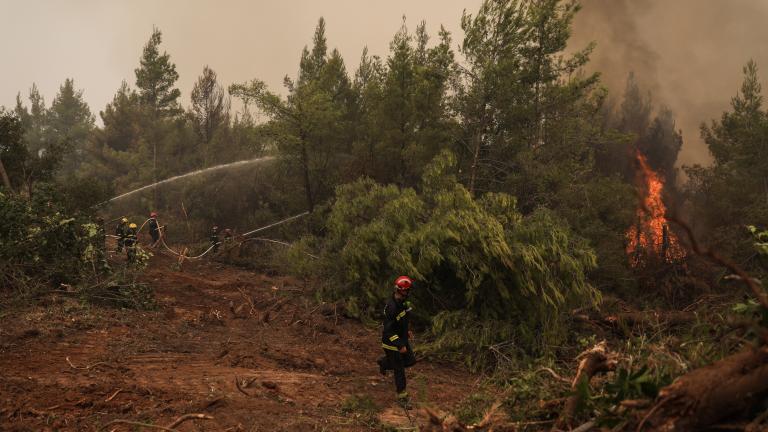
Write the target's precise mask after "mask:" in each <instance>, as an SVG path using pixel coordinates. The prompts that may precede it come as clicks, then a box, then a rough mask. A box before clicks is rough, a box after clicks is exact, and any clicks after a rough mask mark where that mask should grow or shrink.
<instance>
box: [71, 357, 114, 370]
mask: <svg viewBox="0 0 768 432" xmlns="http://www.w3.org/2000/svg"><path fill="white" fill-rule="evenodd" d="M66 360H67V363H69V366H70V367H71V368H72V369H77V370H91V369H93V368H95V367H96V366H101V365H104V366H109V364H107V363H106V362H96V363H94V364H91V365H87V366H75V365H74V364H72V362H71V361H70V360H69V357H67V358H66Z"/></svg>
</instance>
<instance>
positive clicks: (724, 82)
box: [571, 0, 768, 165]
mask: <svg viewBox="0 0 768 432" xmlns="http://www.w3.org/2000/svg"><path fill="white" fill-rule="evenodd" d="M581 3H582V6H583V9H582V11H581V12H580V13H579V15H578V16H577V18H576V22H575V28H574V37H573V40H572V42H571V47H573V48H576V47H579V46H583V45H585V44H587V43H589V42H590V41H595V42H597V47H596V49H595V52H594V54H593V56H592V62H591V64H590V66H589V69H590V70H594V71H599V72H601V74H602V80H603V83H604V84H605V85H606V86H607V87H608V88H609V90H610V91H611V94H612V95H613V96H614V97H620V96H621V95H622V94H623V92H624V85H625V83H626V78H627V75H628V74H629V72H631V71H633V72H635V75H636V78H637V79H638V81H639V83H640V84H641V86H643V88H644V89H646V90H648V91H650V92H651V93H652V98H653V101H654V104H655V105H657V106H658V105H660V104H663V105H666V106H668V107H669V108H670V109H672V111H673V112H674V113H675V117H676V119H677V127H678V129H680V130H682V132H683V140H684V144H683V149H682V151H681V153H680V157H679V158H678V165H681V164H687V165H690V164H694V163H700V164H708V163H709V162H710V157H709V153H708V151H707V148H706V145H705V144H704V143H703V141H702V140H701V138H700V134H699V127H700V125H701V123H702V122H707V123H709V122H710V121H711V120H712V119H716V118H719V117H720V115H721V113H722V112H723V111H725V110H727V109H728V105H729V103H730V101H731V99H732V98H733V97H734V96H735V95H736V92H737V91H738V89H739V87H740V85H741V81H742V67H743V66H744V65H745V64H746V63H747V61H748V60H749V59H754V60H755V61H757V63H758V66H759V67H760V76H761V78H762V81H763V84H764V85H763V88H764V89H768V87H766V85H765V83H766V79H768V45H767V44H766V43H765V41H766V40H768V25H766V22H768V2H767V1H765V0H582V1H581Z"/></svg>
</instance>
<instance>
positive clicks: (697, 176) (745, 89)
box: [686, 61, 768, 263]
mask: <svg viewBox="0 0 768 432" xmlns="http://www.w3.org/2000/svg"><path fill="white" fill-rule="evenodd" d="M757 71H758V69H757V64H756V63H755V62H754V61H750V62H749V63H747V65H746V66H745V67H744V82H743V84H742V86H741V89H740V91H739V92H738V94H737V95H736V97H734V98H733V99H732V101H731V110H730V111H728V112H725V113H723V115H722V116H721V117H720V119H719V120H713V121H712V122H711V123H710V124H709V125H703V126H702V137H703V138H704V141H705V142H706V144H707V146H708V148H709V151H710V153H711V155H712V157H713V158H714V163H713V164H712V166H711V167H708V168H704V167H701V166H694V167H687V168H686V171H687V173H688V176H689V178H690V182H689V185H688V191H689V193H690V199H691V201H692V204H693V205H694V208H695V209H696V215H697V218H696V221H697V226H698V227H699V228H700V229H706V230H707V232H710V233H712V234H711V235H710V238H711V241H712V242H713V243H715V244H716V245H717V246H718V247H720V248H721V249H722V250H723V251H724V253H726V254H731V255H732V256H733V257H734V259H736V260H737V261H738V262H746V263H751V262H752V260H753V258H754V256H753V251H752V244H751V241H752V239H751V237H750V236H749V233H747V232H746V231H745V229H744V227H745V226H746V225H747V224H750V223H753V221H768V180H766V179H768V147H766V143H768V113H766V111H765V109H764V107H763V96H762V93H761V91H762V89H761V86H760V81H759V78H758V72H757ZM761 223H763V222H761Z"/></svg>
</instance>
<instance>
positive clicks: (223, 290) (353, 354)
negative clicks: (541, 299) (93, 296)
mask: <svg viewBox="0 0 768 432" xmlns="http://www.w3.org/2000/svg"><path fill="white" fill-rule="evenodd" d="M174 262H175V261H174V260H173V259H172V258H171V257H169V256H164V255H161V254H158V255H157V256H155V257H153V258H152V261H151V265H150V267H149V269H148V270H147V273H146V275H145V278H146V281H147V282H149V283H150V284H151V285H152V286H153V287H154V288H155V292H156V297H157V300H158V303H159V307H158V308H157V310H154V311H151V312H137V311H133V310H118V309H110V308H101V307H94V306H87V305H83V304H81V303H80V302H78V301H76V300H75V299H71V298H67V297H54V298H49V299H48V300H47V301H46V302H45V304H41V305H38V306H35V307H32V308H28V309H25V310H23V311H4V312H3V314H2V318H0V430H3V431H57V430H61V431H64V430H67V431H95V430H100V428H101V427H102V426H103V425H105V424H106V423H108V422H110V421H112V420H115V419H124V420H129V421H135V422H144V423H151V424H155V425H169V424H170V423H172V422H173V420H174V419H176V418H178V417H179V416H181V415H184V414H189V413H199V414H206V415H209V416H211V417H213V419H212V420H192V421H187V422H185V423H183V424H182V425H180V426H178V427H177V428H176V429H177V430H179V431H278V430H280V431H283V430H287V431H294V430H295V431H313V430H318V431H358V430H382V429H386V427H385V425H392V426H399V427H400V428H402V429H404V430H407V429H410V430H414V428H413V427H411V424H410V422H409V420H408V419H407V418H406V417H405V415H404V414H405V413H404V412H403V411H402V409H399V408H398V407H397V406H396V405H395V403H394V388H393V383H392V376H391V373H390V374H389V375H388V376H387V377H382V376H381V375H379V373H378V368H377V366H376V363H375V360H376V359H377V357H378V356H380V355H381V353H382V352H381V349H380V343H379V333H378V331H379V330H378V329H377V328H367V327H365V326H363V325H362V324H361V323H360V322H358V321H355V320H352V319H349V318H345V317H344V316H342V315H341V314H339V313H337V312H338V311H336V310H334V307H333V306H331V305H323V304H318V303H316V302H314V301H312V300H311V298H312V297H311V293H307V292H305V287H304V286H303V284H302V283H301V282H300V281H296V280H291V279H288V278H277V277H268V276H266V275H261V274H255V273H252V272H249V271H245V270H242V269H238V268H233V267H228V266H225V265H222V264H217V263H213V262H195V263H185V266H184V270H183V272H179V271H174V270H172V264H173V263H174ZM249 299H250V300H249ZM409 379H410V382H409V383H410V388H409V390H410V391H411V393H412V394H413V395H414V399H415V401H416V403H417V405H418V404H423V405H429V406H432V407H437V408H439V409H443V410H451V409H453V408H455V407H456V404H457V403H458V402H460V401H461V400H462V399H463V398H464V397H466V395H468V394H470V393H471V392H472V387H473V385H474V384H473V383H474V379H473V378H472V377H471V376H470V375H469V374H468V373H467V372H466V371H464V370H462V369H461V368H459V367H457V366H450V365H439V364H434V363H431V362H429V361H421V362H420V363H419V364H417V365H416V366H414V367H413V368H412V369H411V370H410V371H409ZM236 380H239V383H240V384H241V385H240V387H241V389H238V386H237V385H236ZM246 393H247V394H246ZM361 401H362V402H361ZM371 413H373V414H371ZM131 428H133V429H131ZM103 430H112V431H128V430H152V429H143V428H135V426H130V425H126V424H115V425H112V426H109V427H107V428H104V429H103Z"/></svg>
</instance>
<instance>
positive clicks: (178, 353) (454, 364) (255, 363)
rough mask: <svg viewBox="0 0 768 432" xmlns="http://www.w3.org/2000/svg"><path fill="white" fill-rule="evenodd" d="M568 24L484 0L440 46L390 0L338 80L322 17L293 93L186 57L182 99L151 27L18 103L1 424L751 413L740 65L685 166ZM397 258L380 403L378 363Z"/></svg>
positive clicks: (563, 3)
mask: <svg viewBox="0 0 768 432" xmlns="http://www.w3.org/2000/svg"><path fill="white" fill-rule="evenodd" d="M579 12H580V6H579V4H578V2H577V1H573V0H484V1H482V4H481V6H480V8H479V9H478V10H471V11H465V12H464V14H463V16H461V17H457V19H460V23H461V29H462V30H463V35H462V37H461V38H458V39H457V38H456V37H455V36H454V35H452V34H450V33H449V32H448V31H447V30H446V29H445V28H443V27H440V28H438V29H435V28H432V27H429V26H428V23H427V22H425V21H418V22H416V23H413V22H411V21H410V20H406V18H405V17H403V21H402V22H401V23H392V24H393V28H394V29H397V30H396V32H395V33H394V36H393V37H392V39H391V42H390V44H389V51H388V52H386V53H380V54H375V53H371V52H368V49H365V50H364V51H363V52H362V53H361V54H360V58H359V66H358V67H357V68H356V69H355V70H348V69H347V66H346V65H345V60H344V58H342V56H341V53H340V52H339V51H338V50H337V49H334V48H333V46H334V41H333V40H329V38H328V37H327V36H326V22H325V20H324V19H323V18H319V20H318V21H317V25H316V27H315V28H314V33H313V32H312V31H313V29H307V45H306V47H305V48H304V50H303V51H302V52H300V53H296V54H297V60H298V64H297V66H298V69H297V72H292V71H285V72H286V75H285V79H284V87H283V88H270V87H269V86H268V85H267V84H266V82H265V81H263V80H262V79H260V77H254V78H253V79H252V80H250V81H246V82H235V83H223V82H221V81H220V80H219V79H218V77H217V73H216V72H215V65H205V66H202V71H201V73H200V75H199V77H198V78H197V81H196V82H195V84H194V87H193V88H192V90H191V93H190V94H189V97H188V100H189V101H190V103H189V106H182V103H181V99H182V98H181V96H182V93H181V90H180V89H179V88H178V86H177V81H178V79H179V74H178V73H177V71H176V65H175V64H174V59H173V52H167V51H166V49H165V47H164V45H163V35H164V34H163V32H162V29H160V28H155V29H154V31H153V32H152V33H151V34H149V35H148V39H147V40H146V43H145V45H144V47H143V50H142V51H141V52H136V53H121V55H128V56H131V55H133V56H136V57H137V60H138V61H137V63H136V67H135V75H134V76H133V77H129V78H126V80H125V81H123V82H122V84H120V85H119V87H118V88H117V90H116V92H115V94H114V97H113V99H112V100H111V101H110V102H109V103H108V104H107V105H106V106H105V107H103V109H100V110H98V112H96V111H95V110H96V109H97V108H96V107H89V106H88V104H87V103H86V102H85V100H84V98H83V92H84V89H87V86H88V83H81V82H77V83H76V82H75V81H74V80H73V79H70V78H64V77H63V78H64V80H63V82H62V84H61V85H60V87H59V90H58V93H57V94H56V96H55V97H54V98H53V100H52V101H50V103H47V102H46V101H45V99H44V98H43V96H42V95H41V92H40V91H39V90H38V88H37V86H36V85H35V84H31V88H29V89H28V91H27V90H23V91H22V90H20V92H19V94H18V96H17V98H16V104H15V106H9V107H2V108H0V177H2V182H1V183H0V220H2V224H0V323H2V325H0V353H2V355H1V356H0V357H3V359H2V360H0V368H2V370H4V371H6V372H4V373H3V374H2V376H0V429H2V430H12V431H16V430H18V431H26V430H30V431H31V430H46V431H58V430H89V431H90V430H93V431H96V430H113V431H123V430H125V431H127V430H152V429H155V430H158V429H159V430H172V431H173V430H175V431H192V430H197V431H203V430H210V431H213V430H227V431H251V430H253V431H256V430H345V431H346V430H422V431H465V430H483V431H536V430H551V431H569V430H570V431H579V432H585V431H590V430H594V431H630V430H631V431H652V430H658V431H701V430H713V431H714V430H746V431H761V430H768V292H767V291H766V289H765V286H764V284H763V282H762V281H764V280H766V277H768V110H766V107H765V106H763V96H762V93H761V85H760V80H761V79H762V77H763V75H762V72H761V70H760V69H759V68H758V65H757V64H756V62H754V61H749V62H746V63H745V64H743V65H734V68H736V69H740V70H742V72H743V73H742V79H741V82H734V83H732V85H733V88H734V89H738V90H737V91H735V92H734V94H733V96H732V99H731V100H730V105H729V108H728V109H727V111H725V112H723V113H722V114H721V115H720V116H719V117H717V118H711V119H710V118H702V119H700V121H701V129H700V134H701V139H702V140H703V141H704V143H705V144H706V146H707V149H708V151H709V153H710V156H711V160H712V162H711V164H709V165H706V166H703V165H690V166H689V165H685V164H681V163H680V161H678V154H679V152H680V150H681V148H682V146H683V144H684V143H683V137H682V134H681V132H680V130H679V129H678V128H677V126H676V120H675V113H674V112H672V110H671V109H669V108H668V107H666V106H664V105H662V104H658V103H656V102H654V100H655V99H654V98H653V95H652V94H651V92H650V91H649V89H647V88H643V86H642V85H641V84H640V82H641V81H640V80H639V79H638V78H641V77H639V76H636V75H635V74H632V73H630V74H629V75H628V76H626V83H625V87H624V89H623V91H621V92H615V91H611V90H609V89H608V88H607V87H606V86H605V85H604V84H603V82H602V81H601V74H600V73H599V72H594V73H592V72H588V68H587V67H588V66H589V64H590V56H591V54H592V52H593V50H594V48H595V44H594V43H592V44H586V45H585V46H579V47H574V46H573V45H572V44H571V43H570V42H571V40H572V39H571V36H572V30H573V23H574V19H575V18H576V17H577V15H578V13H579ZM414 24H415V25H414ZM329 25H330V24H329ZM398 26H399V29H398ZM598 43H599V41H598ZM201 61H204V59H201ZM28 85H30V83H19V84H18V86H19V88H20V89H22V88H24V87H25V86H28ZM97 118H98V121H97ZM186 174H190V175H186ZM176 176H183V177H180V178H178V179H176V178H174V177H176ZM165 180H167V181H165ZM145 186H150V187H146V188H145ZM151 212H152V213H154V212H156V213H157V214H158V217H157V219H158V221H159V224H160V225H161V227H160V234H159V235H160V237H159V240H158V241H155V239H152V240H150V238H149V235H148V234H147V229H148V226H147V227H145V225H146V224H147V222H145V221H148V220H149V218H150V213H151ZM123 218H125V219H126V221H127V222H130V223H131V224H135V225H136V226H138V228H137V230H138V232H137V233H136V235H137V238H138V242H137V243H136V244H135V245H129V243H125V245H126V248H125V249H126V250H128V251H129V253H128V254H126V253H125V251H122V249H121V247H120V246H118V242H120V244H121V245H122V244H123V242H124V238H123V237H121V235H120V233H119V232H118V231H116V227H117V226H118V225H119V224H120V220H121V219H123ZM150 223H151V222H150ZM213 227H217V228H216V229H217V231H212V230H213ZM152 243H155V244H152ZM131 254H132V255H131ZM401 275H407V276H409V277H410V278H411V279H412V280H413V288H412V289H411V294H410V298H409V299H410V301H411V302H412V303H413V305H414V307H413V310H412V312H410V328H411V330H412V331H413V333H414V335H415V336H414V338H413V341H412V342H413V348H414V352H415V355H416V359H418V361H417V363H416V365H415V366H413V367H412V368H409V369H408V371H407V374H408V379H409V384H410V386H409V388H410V394H411V403H410V404H409V406H408V407H402V409H401V407H398V406H397V405H396V404H395V392H394V391H392V384H391V380H392V379H391V377H390V376H387V377H384V378H380V377H379V376H378V375H377V373H376V372H377V371H376V362H375V358H377V357H379V356H381V354H382V353H381V347H380V345H379V343H380V342H379V337H380V336H379V335H380V332H381V321H382V319H385V317H384V316H383V315H382V309H383V308H384V305H385V304H386V303H387V301H388V299H390V298H391V297H392V287H393V283H394V281H395V279H396V278H397V277H398V276H401ZM398 319H399V318H398ZM153 362H154V363H153ZM33 377H35V378H34V379H33ZM313 392H314V394H313ZM174 419H175V421H174ZM162 424H166V425H167V426H161V425H162Z"/></svg>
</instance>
